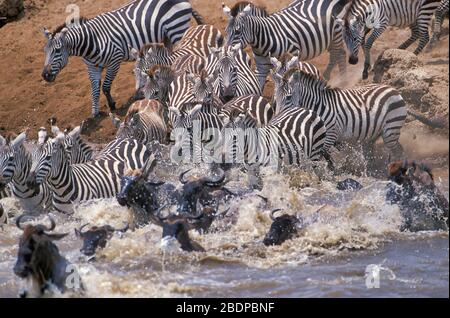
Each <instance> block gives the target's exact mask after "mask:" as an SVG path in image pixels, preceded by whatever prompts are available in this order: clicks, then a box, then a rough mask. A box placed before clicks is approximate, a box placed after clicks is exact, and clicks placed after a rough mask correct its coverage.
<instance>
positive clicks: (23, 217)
mask: <svg viewBox="0 0 450 318" xmlns="http://www.w3.org/2000/svg"><path fill="white" fill-rule="evenodd" d="M27 217H28V215H25V214H22V215H21V216H19V217H18V218H17V219H16V226H17V227H18V228H19V229H21V230H23V227H22V226H21V225H20V223H21V222H22V220H23V219H25V218H27Z"/></svg>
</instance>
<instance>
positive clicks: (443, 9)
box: [430, 0, 449, 46]
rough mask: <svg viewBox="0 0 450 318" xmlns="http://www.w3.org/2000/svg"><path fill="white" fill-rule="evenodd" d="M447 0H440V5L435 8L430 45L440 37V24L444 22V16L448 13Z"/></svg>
mask: <svg viewBox="0 0 450 318" xmlns="http://www.w3.org/2000/svg"><path fill="white" fill-rule="evenodd" d="M448 11H449V0H442V2H441V5H440V6H439V8H437V10H436V13H435V15H434V17H435V20H434V30H433V36H432V37H431V41H430V46H433V45H434V44H435V43H436V42H437V41H439V39H440V38H441V32H442V24H443V23H444V19H445V16H446V15H448Z"/></svg>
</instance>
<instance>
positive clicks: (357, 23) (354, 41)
mask: <svg viewBox="0 0 450 318" xmlns="http://www.w3.org/2000/svg"><path fill="white" fill-rule="evenodd" d="M338 22H339V21H338ZM342 23H344V32H343V36H344V41H345V44H346V45H347V49H348V50H349V52H350V57H349V60H348V62H349V63H350V64H352V65H355V64H358V60H359V59H358V54H359V49H360V47H361V44H362V43H363V40H364V33H365V24H364V21H363V20H362V19H359V18H358V19H357V18H350V19H346V21H345V22H342Z"/></svg>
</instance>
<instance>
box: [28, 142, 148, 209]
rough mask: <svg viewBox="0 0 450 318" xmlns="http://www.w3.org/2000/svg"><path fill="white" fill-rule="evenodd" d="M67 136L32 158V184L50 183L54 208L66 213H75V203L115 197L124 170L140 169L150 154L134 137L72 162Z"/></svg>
mask: <svg viewBox="0 0 450 318" xmlns="http://www.w3.org/2000/svg"><path fill="white" fill-rule="evenodd" d="M63 142H64V135H62V134H60V135H59V136H57V137H56V138H54V139H52V140H50V141H49V142H47V143H46V144H45V145H44V147H43V149H42V151H41V153H40V156H39V158H36V159H37V160H33V165H32V167H31V172H30V177H29V178H28V180H27V183H28V184H29V185H30V186H36V185H42V184H44V183H47V184H48V186H49V188H50V189H51V191H52V194H53V195H52V202H53V206H54V208H55V209H56V210H57V211H59V212H62V213H65V214H72V213H73V212H74V209H73V204H76V203H80V202H84V201H88V200H92V199H100V198H111V197H114V196H115V195H116V194H117V193H118V191H119V190H120V189H119V187H120V179H121V177H122V176H123V175H124V172H125V169H127V168H129V169H140V168H142V167H143V166H144V163H145V162H146V160H147V159H148V158H149V157H150V153H149V151H147V148H146V147H145V146H144V145H143V144H141V143H139V142H138V141H137V140H135V139H115V140H114V141H113V142H111V143H110V145H109V146H107V147H106V149H108V151H106V152H104V153H102V154H101V155H100V156H98V157H96V158H95V159H94V160H92V161H90V162H87V163H81V164H74V165H71V164H70V162H69V161H68V158H67V156H66V154H65V151H64V144H63Z"/></svg>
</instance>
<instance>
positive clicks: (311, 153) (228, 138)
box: [222, 108, 326, 166]
mask: <svg viewBox="0 0 450 318" xmlns="http://www.w3.org/2000/svg"><path fill="white" fill-rule="evenodd" d="M222 134H223V137H222V138H223V146H224V150H223V153H227V154H232V157H231V158H239V159H238V160H243V162H237V163H245V164H250V165H254V164H256V165H257V166H269V165H271V166H273V165H276V166H278V165H279V164H280V163H281V162H284V163H286V164H291V165H301V164H303V163H304V162H305V160H307V159H309V160H312V161H317V160H320V159H321V158H322V155H323V146H324V140H325V137H326V128H325V124H324V122H323V121H322V120H321V119H320V117H319V116H317V115H316V113H315V112H313V111H311V110H308V109H304V108H291V109H286V110H285V111H284V112H282V113H280V114H278V115H277V116H275V117H274V118H272V120H271V121H270V122H269V123H268V124H267V125H265V126H262V127H258V122H257V119H256V118H255V117H254V116H253V115H252V114H251V112H247V113H245V114H242V113H241V114H239V115H237V116H234V117H231V118H229V120H228V121H226V125H224V127H223V129H222ZM239 136H240V137H239ZM236 142H237V143H238V146H237V147H233V145H235V143H236ZM239 144H240V145H241V146H239ZM242 144H244V147H242ZM230 147H232V148H230ZM242 148H244V149H245V150H244V151H245V153H244V154H243V153H241V154H235V153H233V151H234V150H235V149H241V151H243V149H242ZM242 155H245V157H242ZM229 158H230V157H228V159H227V160H229Z"/></svg>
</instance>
